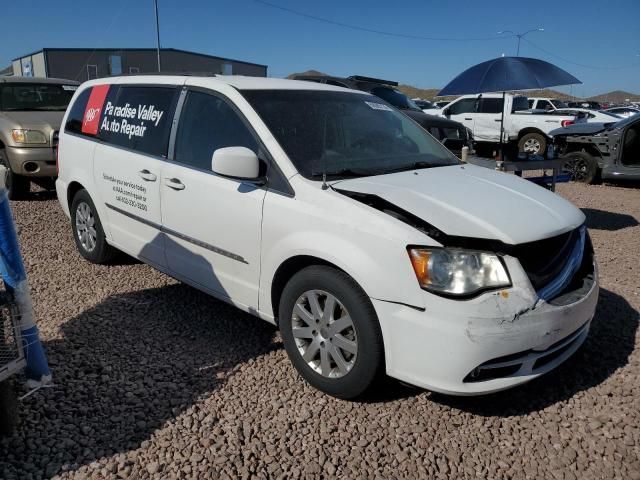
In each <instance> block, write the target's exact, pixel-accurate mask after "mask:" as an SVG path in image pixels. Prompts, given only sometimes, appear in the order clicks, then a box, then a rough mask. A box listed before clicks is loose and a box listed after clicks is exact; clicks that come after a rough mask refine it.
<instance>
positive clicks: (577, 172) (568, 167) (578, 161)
mask: <svg viewBox="0 0 640 480" xmlns="http://www.w3.org/2000/svg"><path fill="white" fill-rule="evenodd" d="M587 170H588V165H587V162H585V161H584V159H582V158H579V157H573V158H570V159H569V160H567V161H566V162H565V163H564V165H563V167H562V171H563V172H565V173H568V174H569V175H571V180H573V181H576V182H580V181H582V180H584V179H585V178H586V177H587Z"/></svg>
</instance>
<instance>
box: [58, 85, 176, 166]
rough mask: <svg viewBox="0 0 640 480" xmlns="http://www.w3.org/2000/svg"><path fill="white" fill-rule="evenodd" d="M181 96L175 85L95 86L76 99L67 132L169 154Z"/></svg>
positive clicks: (142, 151)
mask: <svg viewBox="0 0 640 480" xmlns="http://www.w3.org/2000/svg"><path fill="white" fill-rule="evenodd" d="M177 98H178V89H177V88H176V87H173V86H167V87H164V86H162V87H149V86H118V85H95V86H93V87H90V88H87V89H85V90H83V91H82V92H81V93H80V94H79V95H78V97H77V98H76V100H75V101H74V102H73V105H72V106H71V109H70V110H69V115H68V116H67V122H66V123H65V132H68V133H74V134H77V135H83V136H86V137H90V138H95V139H96V140H102V141H104V142H105V143H108V144H111V145H115V146H120V147H125V148H128V149H131V150H136V151H138V152H141V153H146V154H148V155H154V156H162V157H166V156H167V147H168V144H169V133H170V130H171V122H172V120H173V113H174V110H175V105H176V101H177Z"/></svg>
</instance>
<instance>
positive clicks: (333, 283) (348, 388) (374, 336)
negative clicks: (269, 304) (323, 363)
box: [278, 265, 384, 399]
mask: <svg viewBox="0 0 640 480" xmlns="http://www.w3.org/2000/svg"><path fill="white" fill-rule="evenodd" d="M313 290H316V291H320V292H322V293H325V294H326V293H328V294H330V295H332V296H334V297H335V298H336V299H337V301H338V302H339V303H340V304H342V306H343V307H344V308H345V309H346V311H347V312H348V316H349V319H350V320H351V322H352V328H349V329H347V330H340V331H338V334H337V335H335V336H333V334H331V333H329V334H328V333H327V332H330V330H331V328H330V327H327V326H326V325H325V328H323V327H322V326H320V327H315V328H318V330H317V333H318V335H316V331H314V335H316V336H315V337H312V338H313V340H308V339H300V338H299V339H298V340H299V341H301V342H305V341H310V342H312V341H316V340H317V341H318V342H319V344H322V347H318V348H322V349H324V348H325V346H324V345H325V342H326V348H327V350H329V349H332V350H331V352H334V351H335V350H336V349H337V348H338V347H336V345H338V344H337V343H336V342H337V341H338V340H337V339H336V337H338V336H339V337H341V339H344V338H346V337H344V336H343V335H342V334H343V333H344V332H345V331H346V332H350V333H347V334H346V335H353V336H352V337H350V338H352V339H355V345H356V352H355V353H354V354H353V355H350V354H349V353H348V352H347V351H345V350H340V355H341V356H342V357H341V358H342V359H343V360H344V359H345V358H347V357H349V358H350V361H351V362H352V365H351V367H350V370H348V371H347V373H346V374H342V376H340V377H338V378H329V377H328V376H323V375H322V374H321V373H319V372H317V371H316V370H314V368H312V367H311V366H310V365H309V364H308V363H307V361H306V360H305V359H304V358H303V354H302V353H301V352H300V350H299V345H298V343H296V339H295V338H294V334H293V328H294V319H293V311H294V307H295V306H296V302H297V301H298V299H299V298H301V296H302V295H303V294H305V293H307V292H310V291H313ZM325 305H326V303H325V304H323V305H322V308H323V310H324V307H325ZM278 312H279V327H280V331H281V334H282V339H283V342H284V346H285V349H286V351H287V354H288V355H289V359H290V360H291V362H292V363H293V365H294V367H295V368H296V370H298V372H299V373H300V375H302V377H303V378H304V379H305V380H306V381H307V382H309V384H311V385H312V386H313V387H315V388H317V389H318V390H321V391H322V392H325V393H327V394H329V395H332V396H334V397H337V398H342V399H353V398H356V397H359V396H361V395H362V394H364V393H365V392H366V391H367V390H368V389H369V388H370V387H372V386H373V385H374V384H375V382H376V380H377V379H378V378H379V377H380V375H381V374H382V372H383V367H384V347H383V342H382V333H381V331H380V325H379V323H378V317H377V315H376V312H375V310H374V308H373V305H372V304H371V301H370V300H369V297H368V296H367V294H366V293H365V292H364V291H363V290H362V288H360V286H359V285H358V284H357V283H356V282H355V281H354V280H353V279H352V278H351V277H350V276H349V275H347V274H346V273H344V272H342V271H340V270H337V269H334V268H331V267H327V266H319V265H318V266H311V267H307V268H304V269H303V270H301V271H299V272H298V273H296V274H295V275H294V276H293V277H292V278H291V279H290V280H289V282H288V283H287V285H286V286H285V288H284V291H283V292H282V296H281V299H280V305H279V308H278ZM333 312H342V315H344V316H345V317H346V315H347V312H345V311H344V310H342V309H341V307H340V306H338V307H337V309H334V311H333ZM297 316H298V315H297ZM323 317H324V314H323ZM332 317H333V315H332ZM298 318H300V317H299V316H298ZM314 318H315V317H314ZM340 318H342V317H340ZM340 318H339V319H340ZM315 321H316V322H317V321H318V320H315ZM295 322H300V323H301V321H300V320H297V319H296V320H295ZM307 325H308V323H307ZM319 325H322V324H319ZM328 325H332V323H329V324H328ZM309 328H311V327H309ZM321 331H324V333H320V332H321ZM322 335H324V336H325V337H323V336H322ZM322 339H324V340H325V341H321V340H322ZM327 339H329V340H327ZM331 352H330V353H325V355H332V357H331V359H330V360H329V362H331V365H335V368H334V371H335V370H336V369H338V363H337V362H336V357H335V356H334V355H335V354H334V353H331ZM318 357H320V358H321V352H320V350H318ZM318 357H316V358H318ZM327 358H329V357H327ZM317 361H318V362H320V360H319V359H318V360H317ZM317 368H322V367H320V366H318V367H317ZM338 375H340V373H338Z"/></svg>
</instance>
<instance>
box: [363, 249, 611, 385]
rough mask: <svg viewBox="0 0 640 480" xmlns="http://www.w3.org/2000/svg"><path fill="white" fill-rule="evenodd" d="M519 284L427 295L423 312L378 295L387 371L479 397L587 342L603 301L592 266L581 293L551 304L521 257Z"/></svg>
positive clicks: (516, 272)
mask: <svg viewBox="0 0 640 480" xmlns="http://www.w3.org/2000/svg"><path fill="white" fill-rule="evenodd" d="M505 260H506V262H507V263H508V268H509V271H510V272H511V277H512V281H513V286H512V287H510V288H508V289H504V290H500V291H494V292H489V293H485V294H483V295H481V296H479V297H477V298H474V299H470V300H450V299H444V298H440V297H437V296H435V295H430V294H428V293H426V292H425V304H424V309H422V308H416V307H410V306H405V305H399V304H396V303H391V302H386V301H382V300H376V299H373V300H372V301H373V304H374V307H375V309H376V312H377V314H378V318H379V320H380V324H381V328H382V333H383V337H384V343H385V360H386V367H387V374H388V375H390V376H392V377H394V378H397V379H399V380H402V381H405V382H407V383H410V384H413V385H416V386H419V387H423V388H427V389H429V390H433V391H437V392H441V393H446V394H452V395H478V394H484V393H490V392H495V391H499V390H504V389H507V388H510V387H513V386H516V385H519V384H521V383H525V382H527V381H529V380H532V379H534V378H536V377H538V376H540V375H542V374H544V373H547V372H549V371H550V370H553V369H554V368H555V367H557V366H558V365H560V364H561V363H562V362H564V361H565V360H566V359H567V358H569V357H570V356H571V355H572V354H573V353H574V352H575V351H576V350H577V349H578V348H579V347H580V345H581V344H582V343H583V342H584V340H585V339H586V337H587V335H588V331H589V326H590V323H591V320H592V318H593V315H594V313H595V309H596V304H597V301H598V288H599V287H598V280H597V279H598V275H597V267H596V265H595V264H594V266H593V270H592V272H591V273H590V275H588V276H587V277H585V278H584V279H583V280H584V281H583V282H582V284H581V286H580V288H577V289H576V290H574V291H571V292H565V293H564V294H563V295H560V296H558V297H557V298H554V299H549V300H548V301H545V300H543V299H541V298H540V297H539V295H538V294H537V293H536V292H535V291H534V290H533V288H532V287H531V283H530V282H529V281H528V279H527V277H526V274H525V272H524V271H523V269H522V267H520V264H519V263H518V261H517V260H516V259H514V258H506V259H505Z"/></svg>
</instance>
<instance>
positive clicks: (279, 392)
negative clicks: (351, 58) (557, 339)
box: [0, 184, 640, 479]
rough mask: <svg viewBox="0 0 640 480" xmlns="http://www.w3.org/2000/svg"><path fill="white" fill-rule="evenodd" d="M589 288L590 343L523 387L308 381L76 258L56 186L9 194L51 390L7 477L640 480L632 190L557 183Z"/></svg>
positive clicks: (143, 270)
mask: <svg viewBox="0 0 640 480" xmlns="http://www.w3.org/2000/svg"><path fill="white" fill-rule="evenodd" d="M559 192H560V194H561V195H563V196H565V197H566V198H568V199H569V200H571V201H572V202H574V203H575V204H576V205H578V206H579V207H580V208H582V209H583V211H584V213H585V214H586V215H587V222H588V226H589V228H590V231H591V235H592V239H593V243H594V247H595V250H596V255H597V258H598V262H599V268H600V278H601V285H602V290H601V296H600V302H599V306H598V310H597V313H596V318H595V320H594V322H593V326H592V331H591V334H590V337H589V338H588V340H587V342H586V343H585V345H584V346H583V347H582V348H581V349H580V350H579V351H578V353H577V354H576V355H575V356H574V357H572V358H571V359H570V360H569V361H568V362H566V363H565V364H564V365H562V366H561V367H560V368H558V369H557V370H556V371H554V372H552V373H550V374H549V375H547V376H545V377H543V378H541V379H538V380H536V381H534V382H532V383H530V384H528V385H526V386H524V387H521V388H517V389H514V390H511V391H507V392H504V393H500V394H495V395H490V396H486V397H477V398H453V397H446V396H442V395H437V394H434V393H429V392H424V391H420V390H415V389H412V388H408V387H404V386H402V385H400V384H398V383H396V382H392V381H389V382H388V383H387V384H385V385H383V386H381V388H380V389H379V391H378V392H377V393H376V394H374V395H373V396H370V397H369V398H368V399H367V400H366V401H363V402H346V401H339V400H336V399H333V398H331V397H328V396H326V395H324V394H322V393H320V392H318V391H316V390H314V389H312V388H311V387H309V386H307V385H306V384H305V383H304V382H303V381H302V380H301V379H300V378H299V377H298V375H297V374H296V373H295V371H294V369H293V367H292V366H291V364H290V363H289V361H288V360H287V357H286V354H285V351H284V349H283V348H282V344H281V342H280V340H279V336H278V333H277V331H276V329H275V328H274V327H272V326H270V325H269V324H267V323H265V322H262V321H260V320H257V319H254V318H253V317H251V316H249V315H247V314H244V313H242V312H240V311H239V310H236V309H234V308H233V307H231V306H228V305H226V304H224V303H222V302H219V301H217V300H214V299H212V298H210V297H208V296H206V295H205V294H202V293H200V292H198V291H196V290H194V289H192V288H190V287H187V286H185V285H182V284H180V283H178V282H176V281H174V280H172V279H171V278H169V277H167V276H165V275H163V274H161V273H158V272H156V271H154V270H152V269H151V268H150V267H148V266H146V265H143V264H141V263H137V262H135V261H133V260H131V259H127V258H126V257H123V258H120V259H119V260H118V261H117V262H115V263H114V264H113V265H110V266H96V265H92V264H89V263H88V262H86V261H83V260H82V259H81V258H80V256H79V255H78V253H77V251H76V248H75V245H74V244H73V241H72V238H71V234H70V228H69V223H68V220H67V219H66V218H65V217H64V216H63V214H62V211H61V210H60V207H59V205H58V203H57V200H56V199H55V197H54V196H52V195H51V194H47V193H44V192H39V193H37V194H36V195H35V196H33V197H32V198H31V199H30V200H29V201H23V202H14V203H13V205H12V206H13V209H14V214H15V217H16V222H17V225H18V228H19V236H20V241H21V245H22V248H23V254H24V258H25V263H26V266H27V270H28V274H29V275H30V282H31V287H32V294H33V297H34V302H35V306H36V314H37V318H38V321H39V327H40V330H41V337H42V339H43V342H44V344H45V348H46V349H47V354H48V356H49V360H50V364H51V368H52V370H53V374H54V382H55V387H54V388H52V389H47V390H43V391H40V392H37V393H36V394H34V395H32V396H31V397H29V398H27V399H26V400H25V401H24V402H23V403H22V405H21V421H22V428H21V430H20V433H17V434H15V435H14V436H13V437H10V438H7V439H2V440H0V477H1V478H7V479H11V478H20V479H24V478H41V477H52V476H55V475H59V476H60V477H64V478H106V477H112V476H118V477H120V478H145V477H158V478H160V477H162V478H178V477H180V478H237V477H241V478H249V477H251V476H254V475H255V476H256V477H257V478H283V477H286V478H306V477H314V478H316V477H319V476H324V477H327V478H328V477H342V478H401V477H405V478H417V477H425V476H428V475H429V476H434V477H449V476H451V477H454V478H456V477H457V478H469V477H480V478H532V479H534V478H535V479H539V478H557V479H574V478H577V479H589V478H623V479H640V460H639V458H640V428H639V426H640V352H639V351H638V349H637V348H636V345H637V344H638V339H639V338H640V336H639V333H638V309H639V308H640V274H639V273H638V271H639V269H640V262H639V261H638V251H639V250H640V224H639V221H640V190H638V188H634V187H631V188H627V187H625V186H610V185H608V186H606V185H605V186H586V185H581V184H566V185H561V186H560V187H559Z"/></svg>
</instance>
